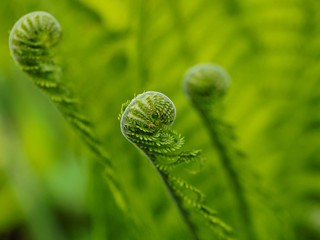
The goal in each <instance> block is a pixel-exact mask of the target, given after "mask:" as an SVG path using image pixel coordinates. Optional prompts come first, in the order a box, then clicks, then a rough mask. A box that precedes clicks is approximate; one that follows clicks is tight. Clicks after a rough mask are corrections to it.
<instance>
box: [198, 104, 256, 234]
mask: <svg viewBox="0 0 320 240" xmlns="http://www.w3.org/2000/svg"><path fill="white" fill-rule="evenodd" d="M198 110H199V113H200V115H201V118H202V119H203V121H204V124H205V126H206V127H207V129H208V131H209V135H210V138H211V142H212V144H213V146H214V147H215V148H216V149H217V152H218V154H219V156H220V163H221V165H222V166H223V168H224V170H225V173H226V174H227V176H228V179H229V182H230V185H231V187H232V191H233V193H234V196H235V198H236V200H237V202H238V209H239V210H238V212H239V215H240V217H241V219H242V220H243V224H242V225H243V228H244V229H245V232H246V239H250V240H255V239H257V238H256V236H255V233H254V231H253V221H252V217H251V212H250V207H249V204H248V202H247V200H246V197H245V193H244V189H243V185H242V184H241V180H240V177H239V174H238V173H237V170H236V169H235V167H234V166H233V164H232V157H231V156H230V153H231V152H232V151H233V149H232V147H229V146H228V145H226V144H224V143H223V139H222V138H221V134H219V130H218V129H217V128H218V126H217V125H216V124H215V123H216V122H217V121H216V119H214V118H213V117H211V115H210V114H208V112H207V111H203V110H202V109H198Z"/></svg>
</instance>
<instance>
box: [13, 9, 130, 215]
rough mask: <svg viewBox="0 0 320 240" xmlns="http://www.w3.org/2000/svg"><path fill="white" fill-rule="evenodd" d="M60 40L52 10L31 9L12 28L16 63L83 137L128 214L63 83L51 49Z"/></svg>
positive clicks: (89, 128) (118, 188) (111, 169)
mask: <svg viewBox="0 0 320 240" xmlns="http://www.w3.org/2000/svg"><path fill="white" fill-rule="evenodd" d="M60 39H61V26H60V24H59V23H58V21H57V20H56V19H55V18H54V17H53V16H52V15H51V14H49V13H46V12H42V11H38V12H32V13H29V14H27V15H25V16H23V17H22V18H21V19H19V20H18V21H17V23H16V24H15V25H14V27H13V28H12V30H11V33H10V38H9V46H10V51H11V55H12V57H13V58H14V60H15V62H16V63H17V64H18V65H19V66H20V67H21V69H22V71H24V72H26V73H27V74H28V75H29V76H30V77H31V79H32V80H33V81H34V83H35V84H36V85H37V86H38V87H39V88H40V89H41V90H43V91H44V92H45V93H46V94H48V95H49V97H50V99H51V100H52V101H53V102H54V103H55V104H56V106H57V107H58V109H59V110H60V112H61V113H62V115H63V116H64V117H65V118H66V120H67V121H68V122H69V124H70V125H71V126H72V127H73V129H74V130H75V131H76V132H77V133H78V134H79V135H80V136H81V138H82V139H83V140H84V142H85V143H86V145H87V146H88V147H89V148H90V149H91V151H92V152H93V153H94V154H95V156H96V158H97V159H98V161H99V162H100V163H101V164H103V166H104V168H105V177H106V180H107V182H108V185H109V187H110V189H111V191H112V194H113V196H114V198H115V201H116V203H117V204H118V206H119V207H120V208H121V209H122V210H123V211H124V212H126V213H127V214H128V210H129V209H128V203H127V200H126V198H125V195H124V191H123V189H122V188H121V186H120V184H119V182H118V180H117V178H116V176H115V170H114V167H113V165H112V163H111V160H110V159H109V157H108V156H107V153H106V152H105V151H104V150H103V148H102V145H101V143H100V141H99V140H98V138H97V137H96V135H95V133H94V131H93V127H92V124H91V122H90V121H89V120H88V119H87V118H86V117H85V116H84V114H82V113H81V110H80V108H79V104H78V101H77V99H76V98H75V97H74V96H73V94H72V91H71V89H69V88H67V86H65V85H64V84H63V83H62V82H61V70H60V67H59V66H57V65H56V64H55V63H54V61H53V56H52V53H51V50H52V48H53V47H54V46H56V45H57V44H58V43H59V41H60Z"/></svg>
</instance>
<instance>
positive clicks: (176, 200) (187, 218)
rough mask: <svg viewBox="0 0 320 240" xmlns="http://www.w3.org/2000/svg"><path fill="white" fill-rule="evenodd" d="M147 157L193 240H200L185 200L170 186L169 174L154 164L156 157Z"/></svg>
mask: <svg viewBox="0 0 320 240" xmlns="http://www.w3.org/2000/svg"><path fill="white" fill-rule="evenodd" d="M146 155H147V157H148V158H149V160H150V162H151V163H152V165H153V166H154V167H155V168H156V170H157V172H158V173H159V175H160V177H161V179H162V182H163V183H164V185H165V187H166V189H167V191H168V192H169V194H170V196H171V198H172V200H173V201H174V203H175V205H176V207H177V208H178V210H179V212H180V215H181V217H182V219H183V221H184V223H185V224H186V225H187V227H188V230H189V232H190V234H191V238H192V240H200V238H199V237H198V234H197V231H196V226H195V224H194V223H193V222H192V220H191V219H190V214H189V212H188V211H186V209H185V208H184V207H183V199H182V198H181V197H180V196H179V195H178V194H177V193H176V192H175V191H174V189H173V188H172V187H171V185H170V181H169V175H168V173H167V172H164V171H160V170H159V169H158V168H157V167H156V166H155V164H154V163H155V162H156V159H155V158H154V157H151V156H150V155H148V154H147V153H146Z"/></svg>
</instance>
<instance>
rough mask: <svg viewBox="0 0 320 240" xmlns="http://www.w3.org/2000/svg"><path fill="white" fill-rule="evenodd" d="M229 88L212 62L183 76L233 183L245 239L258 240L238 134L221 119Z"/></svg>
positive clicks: (228, 79) (189, 93)
mask: <svg viewBox="0 0 320 240" xmlns="http://www.w3.org/2000/svg"><path fill="white" fill-rule="evenodd" d="M229 85H230V78H229V76H228V74H227V73H226V71H225V70H224V69H223V68H222V67H220V66H219V65H215V64H211V63H203V64H198V65H196V66H194V67H192V68H191V69H189V70H188V71H187V73H186V74H185V77H184V91H185V93H186V95H187V97H188V98H189V99H190V101H191V102H192V103H193V105H194V107H195V108H196V110H197V111H198V112H199V114H200V116H201V118H202V120H203V121H204V124H205V126H206V127H207V129H208V132H209V134H210V137H211V141H212V143H213V145H214V147H215V148H216V149H217V151H218V154H219V156H220V159H221V164H222V166H223V168H224V170H225V172H226V175H227V177H228V179H229V181H230V184H231V187H232V190H233V193H234V195H235V198H236V199H237V201H238V207H239V215H240V216H241V218H242V222H243V229H245V231H246V239H252V240H254V239H256V236H255V233H254V231H253V221H252V219H251V218H252V217H251V213H250V208H249V203H248V201H247V199H246V197H245V190H244V186H243V184H242V182H241V176H240V175H241V174H240V173H239V172H240V171H243V169H239V170H238V169H237V167H236V166H235V164H236V163H235V162H234V161H233V160H234V159H233V158H235V157H239V156H240V155H241V152H240V151H238V150H237V149H236V148H235V147H234V146H233V140H234V138H235V135H234V133H233V130H232V128H231V126H230V125H229V124H227V123H226V122H225V121H224V120H223V118H222V117H221V111H220V110H221V98H222V97H223V95H224V94H225V93H226V91H227V90H228V88H229Z"/></svg>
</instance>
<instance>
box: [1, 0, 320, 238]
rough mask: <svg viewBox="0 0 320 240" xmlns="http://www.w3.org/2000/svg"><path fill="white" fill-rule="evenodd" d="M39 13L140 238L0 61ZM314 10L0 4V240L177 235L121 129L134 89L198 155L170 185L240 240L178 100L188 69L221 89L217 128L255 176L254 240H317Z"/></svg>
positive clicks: (128, 2) (213, 164) (267, 1)
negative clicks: (210, 75) (195, 195)
mask: <svg viewBox="0 0 320 240" xmlns="http://www.w3.org/2000/svg"><path fill="white" fill-rule="evenodd" d="M38 10H43V11H47V12H49V13H51V14H52V15H54V16H55V17H56V19H57V20H58V21H59V22H60V24H61V26H62V28H63V39H62V41H61V43H60V44H59V45H58V46H57V47H56V48H55V50H54V53H55V56H56V59H55V60H56V62H57V63H58V64H59V65H60V66H61V67H62V70H63V82H64V83H65V84H66V85H68V86H69V87H70V88H72V89H73V91H74V93H75V95H77V96H78V97H79V99H80V101H81V105H82V108H83V110H84V112H85V113H86V115H87V116H88V117H89V118H90V119H92V121H93V123H94V126H95V129H96V132H97V133H98V135H99V138H100V139H101V140H102V141H103V145H104V147H105V149H106V151H107V152H108V153H109V155H110V158H111V160H112V162H113V163H114V165H115V167H116V170H117V174H118V177H119V179H120V181H121V183H122V185H123V186H124V188H125V190H126V193H127V195H128V196H129V197H130V202H131V204H132V206H133V209H134V211H135V214H136V215H137V216H138V217H139V221H140V224H141V226H143V228H142V229H143V231H140V232H135V230H132V227H131V226H130V225H131V224H130V222H129V221H128V219H127V217H126V216H125V214H123V213H122V212H121V211H120V210H119V209H118V208H117V206H116V204H115V203H114V201H113V198H112V196H111V193H110V192H109V190H108V188H107V186H106V184H105V180H104V177H103V171H102V169H101V166H100V165H99V164H97V163H96V161H95V159H94V157H93V156H92V155H91V153H90V152H89V151H88V150H87V149H86V147H85V145H84V144H83V142H82V141H81V139H80V138H79V137H78V135H77V134H75V132H74V131H73V129H72V128H70V126H69V125H68V124H67V123H66V122H65V121H64V119H63V117H62V116H61V115H60V113H59V112H58V110H57V109H56V108H55V106H54V105H53V103H51V102H50V100H49V98H48V97H47V96H46V95H45V94H43V93H42V92H41V91H39V89H37V87H36V86H35V85H34V84H33V82H32V81H30V79H29V78H28V76H27V75H26V74H24V73H22V72H21V71H20V69H19V67H18V66H16V65H15V63H14V62H13V60H12V58H11V56H10V53H9V48H8V37H9V32H10V29H11V28H12V26H13V25H14V23H15V22H16V21H17V20H18V19H19V18H20V17H21V16H23V15H24V14H26V13H29V12H32V11H38ZM319 11H320V2H318V1H316V0H313V1H311V0H281V1H276V0H256V1H253V0H226V1H218V0H198V1H197V0H187V1H182V0H105V1H103V0H79V1H78V0H41V1H40V0H2V1H1V3H0V23H1V24H0V239H1V240H7V239H28V240H29V239H36V240H47V239H48V240H51V239H54V240H57V239H62V240H63V239H76V240H81V239H83V240H84V239H97V240H100V239H156V240H157V239H159V240H160V239H168V240H170V239H189V238H190V236H189V234H188V231H187V229H186V227H185V225H184V223H183V221H182V219H181V218H180V216H179V213H178V211H177V209H176V208H175V206H174V203H173V202H172V201H171V199H170V196H169V194H168V193H167V192H166V189H165V187H164V186H163V184H162V182H161V180H160V178H159V176H158V175H157V173H156V171H155V169H154V168H153V166H152V165H151V164H150V163H149V162H148V160H147V159H146V157H145V156H144V155H143V154H141V153H140V152H139V151H138V150H137V149H136V148H135V147H134V146H133V145H132V144H130V143H129V142H128V141H127V140H126V139H125V138H124V137H123V136H122V134H121V132H120V127H119V121H118V120H117V117H118V114H119V112H120V107H121V104H122V103H123V102H125V101H126V100H127V99H131V98H132V97H133V95H134V94H139V93H141V92H143V91H147V90H153V91H160V92H163V93H164V94H166V95H167V96H168V97H170V98H171V99H172V101H173V102H174V103H175V105H176V108H177V119H176V122H175V124H174V126H173V128H174V129H175V130H177V131H178V132H180V133H181V134H182V135H183V136H184V137H185V139H186V146H185V148H186V149H202V150H203V157H204V159H205V164H204V166H203V167H202V168H201V169H200V170H198V171H197V172H196V173H194V171H193V170H194V169H191V170H190V169H188V170H186V171H182V172H181V173H180V175H181V176H182V177H183V178H184V179H187V180H188V181H189V182H190V183H192V184H194V185H196V186H197V187H199V188H200V189H201V190H202V191H203V192H204V193H205V194H206V202H207V203H208V205H209V206H211V207H212V208H214V209H217V210H218V212H219V216H221V218H222V219H224V220H225V221H226V222H228V223H229V224H230V225H232V226H233V227H234V228H235V232H236V233H239V234H240V235H241V231H242V230H241V228H240V227H239V225H240V224H239V221H238V220H237V217H236V214H235V203H234V199H233V198H232V195H231V193H230V187H229V185H228V182H227V181H226V178H225V175H224V172H223V170H222V168H221V166H220V164H219V159H218V158H217V155H216V152H215V149H214V148H212V146H211V144H210V140H209V136H208V133H207V132H206V130H205V128H204V127H203V124H202V122H201V119H200V118H199V116H198V115H197V113H196V111H195V110H194V109H193V108H192V106H191V105H190V104H189V102H188V101H187V99H186V97H185V96H184V93H183V91H182V78H183V75H184V73H185V72H186V71H187V69H188V68H189V67H191V66H193V65H194V64H197V63H201V62H212V63H216V64H219V65H221V66H223V67H224V68H225V69H226V70H227V71H228V73H229V75H230V76H231V79H232V85H231V88H230V91H229V92H228V94H227V95H226V97H225V99H224V106H225V115H224V116H223V118H225V119H226V121H228V122H230V123H231V124H232V125H234V127H235V130H236V133H237V136H238V140H237V147H238V148H240V149H241V150H242V151H243V152H244V153H245V154H246V157H245V160H244V161H246V165H247V167H246V168H248V169H250V171H252V172H254V173H255V176H252V175H246V179H244V180H243V181H244V182H246V184H247V185H248V186H249V188H250V189H254V190H252V191H251V192H250V191H249V192H248V198H249V200H250V204H251V207H252V209H253V210H254V211H253V216H254V226H253V227H254V228H255V229H256V232H257V233H258V235H259V239H261V240H264V239H265V240H267V239H272V240H277V239H290V240H291V239H296V240H298V239H302V240H317V239H320V79H319V78H320V25H319V23H320V15H319ZM238 171H246V169H241V168H239V169H238ZM257 178H258V179H259V180H257ZM204 235H205V236H204V239H214V238H213V237H212V236H211V233H210V231H207V232H204Z"/></svg>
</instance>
